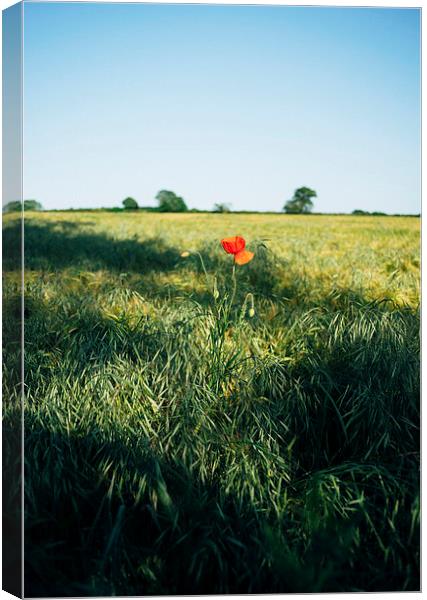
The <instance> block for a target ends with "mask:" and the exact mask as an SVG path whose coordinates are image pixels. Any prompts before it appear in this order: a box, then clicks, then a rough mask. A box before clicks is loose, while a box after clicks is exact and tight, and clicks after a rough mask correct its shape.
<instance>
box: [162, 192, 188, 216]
mask: <svg viewBox="0 0 427 600" xmlns="http://www.w3.org/2000/svg"><path fill="white" fill-rule="evenodd" d="M156 200H158V202H159V211H160V212H185V211H187V210H188V208H187V205H186V204H185V202H184V200H183V198H181V197H180V196H177V195H176V194H175V193H174V192H169V191H168V190H161V191H160V192H158V194H157V196H156Z"/></svg>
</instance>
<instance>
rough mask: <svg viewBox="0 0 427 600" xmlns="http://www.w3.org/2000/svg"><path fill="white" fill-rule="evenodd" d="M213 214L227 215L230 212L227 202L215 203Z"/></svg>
mask: <svg viewBox="0 0 427 600" xmlns="http://www.w3.org/2000/svg"><path fill="white" fill-rule="evenodd" d="M213 212H216V213H229V212H231V206H230V204H228V203H227V202H217V203H216V204H214V207H213Z"/></svg>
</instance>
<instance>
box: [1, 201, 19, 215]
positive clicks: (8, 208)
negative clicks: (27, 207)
mask: <svg viewBox="0 0 427 600" xmlns="http://www.w3.org/2000/svg"><path fill="white" fill-rule="evenodd" d="M21 210H22V202H19V200H13V201H12V202H8V203H7V204H5V205H4V206H3V211H4V212H20V211H21Z"/></svg>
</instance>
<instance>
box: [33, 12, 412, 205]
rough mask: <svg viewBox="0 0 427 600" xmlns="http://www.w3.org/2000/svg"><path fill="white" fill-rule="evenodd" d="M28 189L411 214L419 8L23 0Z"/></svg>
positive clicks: (61, 196)
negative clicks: (303, 190)
mask: <svg viewBox="0 0 427 600" xmlns="http://www.w3.org/2000/svg"><path fill="white" fill-rule="evenodd" d="M24 27H25V29H24V31H25V34H24V35H25V37H24V40H25V43H24V89H25V93H24V196H25V197H26V198H36V199H38V200H39V201H41V202H42V204H43V206H44V207H45V208H68V207H75V208H77V207H97V206H106V207H107V206H119V205H121V201H122V200H123V198H125V197H126V196H133V197H134V198H136V200H137V201H138V202H139V204H140V205H155V204H156V203H155V201H154V197H155V195H156V193H157V192H158V191H159V190H160V189H170V190H173V191H174V192H176V193H177V194H178V195H180V196H183V197H184V199H185V200H186V201H187V203H188V205H189V206H190V207H196V208H201V209H202V208H203V209H210V208H211V207H212V206H213V204H214V203H215V202H229V203H231V205H232V207H233V208H234V209H236V210H239V209H240V210H242V209H246V210H280V209H281V208H282V206H283V204H284V202H285V201H286V200H288V199H289V198H290V197H291V196H292V194H293V192H294V190H295V189H296V188H297V187H300V186H309V187H311V188H313V189H315V190H316V191H317V195H318V198H317V199H316V202H315V210H317V211H322V212H335V211H339V212H351V211H352V210H353V209H355V208H360V209H365V210H380V211H386V212H400V213H418V212H419V211H420V202H421V199H420V168H421V166H420V61H419V44H420V40H419V37H420V29H419V27H420V13H419V10H418V9H382V8H344V7H341V8H329V7H317V8H309V7H286V6H283V7H278V6H230V5H224V6H218V5H217V6H208V5H193V6H191V5H147V4H146V5H143V4H96V3H93V4H92V3H88V4H86V3H70V4H61V3H52V2H49V3H31V2H28V3H26V4H25V7H24Z"/></svg>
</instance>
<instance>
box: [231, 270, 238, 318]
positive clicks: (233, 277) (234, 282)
mask: <svg viewBox="0 0 427 600" xmlns="http://www.w3.org/2000/svg"><path fill="white" fill-rule="evenodd" d="M231 279H232V281H233V291H232V293H231V298H230V310H231V308H232V306H233V302H234V298H235V296H236V290H237V279H236V264H235V263H233V270H232V271H231Z"/></svg>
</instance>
